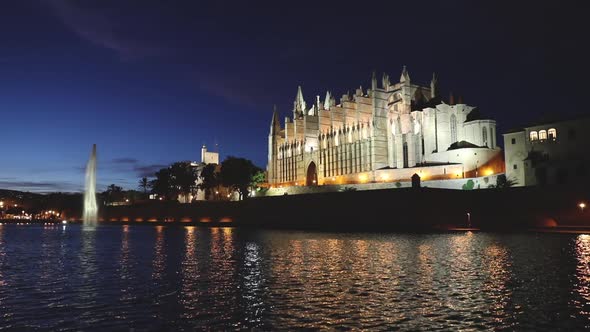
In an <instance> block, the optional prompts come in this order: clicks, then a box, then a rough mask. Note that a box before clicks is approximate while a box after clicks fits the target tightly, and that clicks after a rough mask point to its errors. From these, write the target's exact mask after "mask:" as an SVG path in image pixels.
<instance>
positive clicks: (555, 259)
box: [0, 225, 590, 330]
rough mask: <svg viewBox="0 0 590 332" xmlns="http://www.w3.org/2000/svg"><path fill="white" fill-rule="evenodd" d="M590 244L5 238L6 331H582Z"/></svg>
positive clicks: (201, 232) (219, 232)
mask: <svg viewBox="0 0 590 332" xmlns="http://www.w3.org/2000/svg"><path fill="white" fill-rule="evenodd" d="M589 303H590V236H587V235H580V236H578V235H560V234H482V233H455V234H383V235H379V234H329V233H308V232H285V231H248V230H241V229H235V228H229V227H222V228H217V227H213V228H200V227H194V226H186V227H177V226H167V227H164V226H153V227H152V226H147V225H146V226H122V227H121V226H102V227H97V228H94V229H92V230H85V229H81V228H80V227H77V226H74V225H69V226H68V227H67V228H66V229H65V230H64V229H62V228H61V227H53V226H51V227H40V226H26V227H25V226H14V225H3V226H0V317H2V319H0V329H2V328H10V329H15V330H22V329H50V330H57V329H65V330H80V329H82V330H92V329H94V330H127V329H129V328H134V329H137V330H193V329H197V330H200V329H214V330H227V329H248V328H254V329H264V330H275V329H297V328H312V329H313V328H316V329H318V328H319V329H334V328H337V327H341V328H349V329H360V328H362V329H367V330H391V329H401V330H433V329H442V330H458V329H467V330H471V329H475V330H478V329H483V330H489V329H509V330H513V329H530V330H540V329H542V330H554V329H556V328H561V329H570V330H576V329H582V328H585V327H588V325H589V317H590V307H589Z"/></svg>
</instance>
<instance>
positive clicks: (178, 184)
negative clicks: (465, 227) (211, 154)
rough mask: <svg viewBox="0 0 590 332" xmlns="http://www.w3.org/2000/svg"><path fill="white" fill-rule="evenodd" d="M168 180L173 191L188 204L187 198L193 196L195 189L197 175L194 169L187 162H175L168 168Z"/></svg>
mask: <svg viewBox="0 0 590 332" xmlns="http://www.w3.org/2000/svg"><path fill="white" fill-rule="evenodd" d="M170 178H171V184H172V187H173V189H175V190H176V191H177V192H178V193H179V194H181V195H184V196H185V197H186V198H187V202H188V196H189V195H191V194H192V195H194V194H195V191H196V189H197V179H198V178H199V175H198V173H197V169H196V167H193V166H192V165H191V163H190V162H188V161H181V162H176V163H174V164H172V165H171V166H170Z"/></svg>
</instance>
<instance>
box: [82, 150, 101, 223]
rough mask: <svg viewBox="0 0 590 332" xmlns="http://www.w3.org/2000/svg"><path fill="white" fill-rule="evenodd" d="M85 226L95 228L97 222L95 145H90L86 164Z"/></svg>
mask: <svg viewBox="0 0 590 332" xmlns="http://www.w3.org/2000/svg"><path fill="white" fill-rule="evenodd" d="M82 220H83V221H84V225H85V226H95V225H96V222H97V221H98V207H97V206H96V144H93V145H92V153H91V154H90V159H89V160H88V164H86V186H85V190H84V216H83V218H82Z"/></svg>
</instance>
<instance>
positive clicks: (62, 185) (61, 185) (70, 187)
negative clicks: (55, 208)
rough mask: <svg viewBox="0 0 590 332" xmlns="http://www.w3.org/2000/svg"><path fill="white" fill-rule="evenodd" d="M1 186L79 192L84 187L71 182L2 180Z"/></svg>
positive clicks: (43, 190)
mask: <svg viewBox="0 0 590 332" xmlns="http://www.w3.org/2000/svg"><path fill="white" fill-rule="evenodd" d="M0 188H2V189H9V190H19V191H32V192H39V193H44V192H55V191H63V192H78V191H81V190H82V188H81V187H80V186H79V185H77V184H73V183H70V182H34V181H5V180H2V181H0Z"/></svg>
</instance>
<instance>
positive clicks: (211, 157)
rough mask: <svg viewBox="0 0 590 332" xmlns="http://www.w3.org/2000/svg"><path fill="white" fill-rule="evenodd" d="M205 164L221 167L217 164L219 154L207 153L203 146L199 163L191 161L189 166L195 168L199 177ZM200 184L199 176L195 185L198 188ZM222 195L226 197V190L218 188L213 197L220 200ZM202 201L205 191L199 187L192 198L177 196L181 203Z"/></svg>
mask: <svg viewBox="0 0 590 332" xmlns="http://www.w3.org/2000/svg"><path fill="white" fill-rule="evenodd" d="M207 164H215V165H217V166H218V167H221V166H220V164H219V152H212V151H207V147H206V146H205V145H203V147H201V162H196V161H193V162H191V166H192V167H195V168H196V169H197V174H199V175H200V174H201V172H202V171H203V168H205V166H206V165H207ZM202 182H203V180H202V179H201V177H200V176H199V178H198V179H197V181H196V185H197V186H199V185H200V184H202ZM220 191H221V192H220ZM222 195H227V190H226V189H225V188H220V189H219V190H217V191H216V194H215V195H214V197H218V198H221V197H222ZM224 197H225V196H224ZM204 200H205V191H204V190H202V189H200V187H199V188H198V189H197V191H196V194H195V195H194V196H193V195H188V197H187V196H184V195H179V196H178V201H179V202H181V203H190V202H192V201H204Z"/></svg>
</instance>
